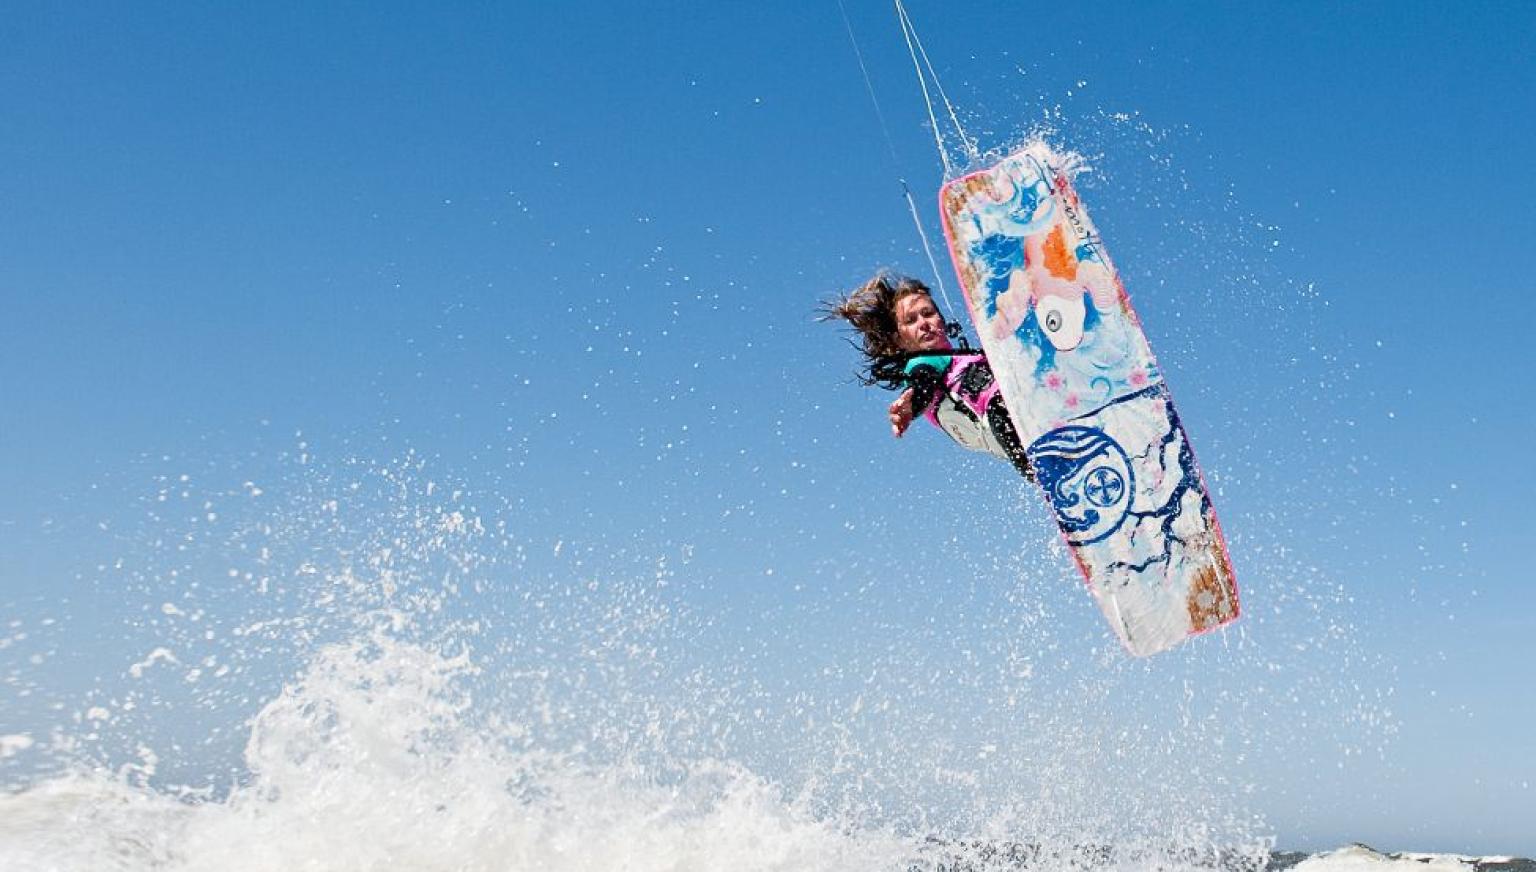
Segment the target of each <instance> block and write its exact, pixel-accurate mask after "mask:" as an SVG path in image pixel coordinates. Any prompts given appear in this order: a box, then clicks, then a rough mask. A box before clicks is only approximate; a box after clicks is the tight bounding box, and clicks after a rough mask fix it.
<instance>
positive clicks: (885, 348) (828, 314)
mask: <svg viewBox="0 0 1536 872" xmlns="http://www.w3.org/2000/svg"><path fill="white" fill-rule="evenodd" d="M913 294H922V295H923V296H925V297H927V298H928V299H929V301H930V302H932V300H933V293H932V292H931V291H929V290H928V286H927V285H925V284H923V283H922V282H920V281H918V280H917V279H914V278H911V277H910V276H903V275H897V274H895V273H892V272H887V271H884V270H882V271H880V272H879V273H876V274H875V277H874V278H872V279H870V280H869V281H867V282H865V283H864V284H862V285H860V286H859V287H857V288H854V289H853V290H851V291H849V292H848V293H846V294H843V295H842V296H840V297H836V298H834V299H830V300H823V301H822V303H821V308H820V311H821V320H823V321H832V320H841V321H847V322H848V324H849V325H850V326H851V327H853V329H854V331H855V332H857V333H858V336H859V339H858V341H853V340H850V344H852V345H853V346H854V347H855V348H857V349H859V351H860V352H861V353H862V354H863V355H864V366H863V367H861V368H860V370H859V381H861V382H863V383H864V384H866V385H880V386H882V387H887V388H896V387H900V385H901V382H900V379H899V378H897V379H894V380H893V379H892V377H891V376H890V375H889V374H888V370H889V367H888V366H887V367H882V366H881V364H882V362H885V363H888V362H889V361H890V359H891V358H892V357H894V356H896V355H899V354H901V351H902V349H901V343H900V341H899V339H898V336H897V331H896V303H897V301H899V300H901V299H903V298H905V297H910V296H912V295H913ZM882 370H886V371H885V372H882Z"/></svg>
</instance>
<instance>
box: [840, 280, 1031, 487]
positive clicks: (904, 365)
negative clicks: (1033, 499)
mask: <svg viewBox="0 0 1536 872" xmlns="http://www.w3.org/2000/svg"><path fill="white" fill-rule="evenodd" d="M822 312H823V319H824V320H829V319H834V318H835V319H840V320H843V321H847V322H848V323H849V325H851V326H852V327H853V329H854V330H855V331H856V332H857V333H858V334H859V338H860V341H859V342H857V343H855V347H857V348H858V349H859V350H860V352H862V353H863V355H864V366H863V368H862V369H861V371H860V374H859V380H860V381H861V382H863V383H864V384H866V385H879V386H880V387H883V388H887V389H889V390H900V391H901V395H900V396H898V397H897V398H896V401H895V402H893V403H891V405H890V407H889V409H888V410H887V411H888V414H889V417H890V422H891V434H892V435H893V436H895V437H897V438H900V437H901V436H902V434H903V433H905V432H906V430H907V427H908V426H909V425H910V424H911V423H912V420H913V419H914V418H916V417H917V416H918V415H922V416H923V417H925V418H927V419H928V420H929V422H931V423H932V424H933V425H934V426H935V427H938V428H939V429H940V430H943V431H944V432H945V433H947V434H949V437H950V438H951V439H954V440H955V441H956V442H958V443H960V445H961V446H963V447H965V448H968V449H970V450H972V451H980V452H984V453H986V454H991V455H993V456H995V457H999V458H1002V459H1003V460H1006V461H1008V462H1009V463H1011V464H1013V467H1014V468H1015V469H1017V470H1018V471H1019V472H1020V474H1022V475H1023V476H1024V477H1025V478H1027V479H1030V480H1031V481H1033V480H1034V474H1033V472H1032V471H1031V469H1030V465H1029V460H1028V458H1027V457H1026V456H1025V452H1024V447H1023V446H1022V445H1021V444H1020V442H1019V435H1018V433H1017V432H1016V431H1015V430H1014V428H1013V421H1012V420H1011V419H1010V418H1009V417H1008V409H1007V407H1006V406H1004V405H1003V395H1002V393H1001V392H1000V391H999V390H998V385H997V381H996V379H994V378H993V376H992V368H991V367H989V366H988V365H987V358H986V356H985V355H983V354H982V353H981V352H979V351H974V350H971V349H968V348H960V349H956V348H954V346H953V345H952V344H951V343H950V335H951V330H950V328H949V323H948V322H947V321H945V319H944V315H943V313H942V312H940V311H939V308H938V306H937V305H936V304H935V303H934V302H933V295H932V293H931V292H930V291H929V290H928V286H927V285H925V284H923V283H922V282H921V281H918V280H917V279H914V278H909V277H907V276H901V275H896V274H894V273H889V272H884V271H882V272H880V273H878V274H876V275H875V277H874V278H872V279H870V280H869V281H867V282H865V283H864V284H863V285H860V286H859V287H857V288H855V289H853V290H852V291H849V292H848V293H847V294H844V295H842V296H841V297H839V298H837V299H834V300H829V301H827V302H825V303H824V304H823V306H822ZM955 332H956V333H958V330H956V331H955Z"/></svg>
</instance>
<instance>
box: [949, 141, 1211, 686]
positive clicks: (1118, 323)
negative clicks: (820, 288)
mask: <svg viewBox="0 0 1536 872" xmlns="http://www.w3.org/2000/svg"><path fill="white" fill-rule="evenodd" d="M1067 166H1068V164H1067V162H1066V161H1065V160H1063V159H1062V158H1061V157H1060V156H1058V155H1057V154H1055V153H1054V152H1053V151H1052V150H1051V149H1050V148H1049V147H1048V146H1046V145H1045V144H1043V143H1034V144H1031V145H1029V146H1026V147H1025V148H1023V149H1021V150H1020V151H1017V152H1015V153H1014V154H1011V155H1009V156H1008V157H1006V158H1004V159H1003V160H1001V161H999V162H998V163H997V164H996V165H995V166H992V167H990V168H988V169H985V170H982V171H980V172H975V173H971V174H969V175H966V176H963V177H960V178H957V179H954V180H952V181H950V182H948V183H946V184H945V185H944V187H943V189H942V190H941V191H940V193H939V200H940V207H941V210H942V214H943V220H944V235H945V238H946V239H947V240H948V243H949V251H950V256H951V257H952V258H953V260H954V264H955V271H956V272H957V273H958V274H959V276H960V284H961V287H962V288H963V289H964V291H965V298H966V302H967V304H968V308H969V309H970V314H971V319H972V322H973V323H974V324H975V326H976V331H977V333H978V334H979V336H980V339H981V344H982V348H983V349H984V350H985V351H986V354H987V360H988V362H989V363H990V365H991V367H992V371H993V373H994V374H995V376H996V378H997V381H998V385H999V388H1000V389H1001V391H1002V394H1003V399H1004V401H1005V402H1006V403H1007V405H1008V411H1009V414H1010V416H1011V417H1012V419H1013V422H1014V426H1015V427H1016V428H1017V430H1018V433H1019V438H1020V440H1021V441H1022V443H1023V444H1024V445H1025V446H1027V452H1028V456H1029V459H1030V463H1031V464H1032V465H1033V467H1034V469H1035V475H1036V479H1037V480H1038V482H1039V483H1040V486H1041V488H1042V489H1043V490H1044V491H1045V496H1046V499H1047V500H1048V501H1049V502H1050V505H1051V507H1052V509H1053V510H1054V511H1055V513H1056V520H1057V523H1058V525H1059V526H1060V528H1061V534H1062V537H1063V539H1064V540H1065V541H1066V544H1067V547H1068V548H1069V549H1070V551H1071V553H1072V556H1073V559H1074V561H1075V562H1076V563H1077V566H1078V568H1079V569H1080V570H1081V571H1082V573H1083V577H1084V578H1085V579H1086V581H1087V583H1088V587H1089V590H1090V591H1091V592H1092V593H1093V596H1094V598H1095V599H1096V600H1097V601H1098V603H1099V607H1100V608H1101V609H1102V610H1103V612H1104V615H1105V617H1106V618H1107V619H1108V620H1109V623H1110V625H1111V626H1112V627H1113V628H1114V630H1115V633H1116V634H1117V635H1118V636H1119V637H1120V639H1121V641H1122V642H1124V644H1125V647H1126V649H1127V650H1129V651H1130V652H1131V653H1132V654H1135V655H1138V656H1144V655H1148V654H1154V653H1156V652H1158V651H1163V650H1166V649H1168V648H1171V647H1173V646H1175V645H1177V644H1179V643H1180V642H1182V641H1183V640H1184V639H1186V638H1188V637H1189V636H1191V635H1194V634H1197V633H1201V632H1205V631H1207V630H1211V629H1213V628H1215V627H1219V626H1222V625H1224V624H1227V623H1229V622H1231V621H1233V620H1235V619H1236V618H1237V616H1238V597H1237V582H1236V579H1235V577H1234V576H1233V572H1232V564H1231V561H1230V559H1229V557H1228V555H1227V548H1226V543H1225V541H1224V540H1223V538H1222V535H1221V528H1220V527H1219V526H1218V525H1217V522H1216V512H1215V509H1214V508H1213V507H1212V505H1211V499H1210V494H1209V493H1208V492H1207V490H1206V487H1205V482H1204V480H1203V479H1202V477H1201V475H1200V469H1199V467H1198V466H1197V465H1196V463H1195V455H1194V452H1193V450H1192V449H1191V448H1190V445H1189V440H1188V438H1187V437H1186V435H1185V433H1184V428H1183V426H1182V425H1181V424H1180V422H1179V416H1178V413H1177V412H1176V411H1175V410H1174V405H1173V398H1172V396H1171V395H1170V394H1169V392H1168V388H1167V385H1166V384H1164V382H1163V375H1162V372H1161V371H1160V370H1159V369H1158V366H1157V361H1156V359H1155V358H1154V357H1153V355H1152V349H1151V346H1150V345H1148V343H1147V339H1146V336H1145V335H1144V334H1143V333H1142V330H1141V324H1140V322H1139V320H1138V319H1137V317H1136V313H1135V311H1134V310H1132V308H1131V301H1130V298H1129V297H1127V296H1126V293H1125V288H1124V287H1123V286H1122V285H1121V283H1120V278H1119V275H1118V274H1117V273H1116V272H1115V268H1114V266H1113V265H1112V264H1111V263H1110V260H1109V255H1108V254H1107V253H1106V252H1105V250H1104V246H1103V243H1102V242H1101V241H1100V239H1099V235H1098V233H1097V232H1096V231H1095V230H1094V227H1093V223H1092V222H1091V221H1090V220H1089V219H1088V213H1087V210H1085V209H1084V208H1083V205H1082V203H1081V202H1080V201H1079V200H1078V197H1077V194H1076V193H1075V192H1074V191H1073V189H1072V184H1071V179H1070V178H1069V175H1068V173H1067V170H1066V168H1067Z"/></svg>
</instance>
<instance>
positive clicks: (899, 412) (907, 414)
mask: <svg viewBox="0 0 1536 872" xmlns="http://www.w3.org/2000/svg"><path fill="white" fill-rule="evenodd" d="M890 417H891V435H892V436H895V437H896V438H897V439H900V438H901V434H903V433H905V432H906V431H907V427H908V426H910V425H911V423H912V389H911V388H907V389H906V390H904V391H902V392H901V396H899V397H897V398H896V402H894V403H891V408H890Z"/></svg>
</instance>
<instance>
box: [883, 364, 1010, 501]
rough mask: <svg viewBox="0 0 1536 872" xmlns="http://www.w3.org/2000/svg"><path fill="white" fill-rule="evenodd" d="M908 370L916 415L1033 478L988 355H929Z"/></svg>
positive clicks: (950, 435) (908, 365)
mask: <svg viewBox="0 0 1536 872" xmlns="http://www.w3.org/2000/svg"><path fill="white" fill-rule="evenodd" d="M903 371H904V374H905V380H906V383H907V384H908V385H910V386H911V387H912V411H913V413H914V414H918V415H922V416H923V417H925V418H927V419H928V420H929V421H930V422H932V424H933V425H934V426H935V427H938V428H939V429H940V430H943V431H944V432H945V433H947V434H949V437H950V438H951V439H953V440H955V441H956V442H958V443H960V444H961V445H962V446H964V447H965V448H969V449H970V450H972V451H981V452H985V453H987V454H991V455H993V456H995V457H999V458H1002V459H1003V460H1006V461H1008V462H1009V463H1011V464H1013V466H1014V468H1015V469H1017V470H1018V471H1019V472H1020V474H1022V475H1023V476H1024V477H1025V478H1028V479H1030V480H1033V479H1034V474H1033V472H1032V471H1031V469H1030V467H1029V460H1028V459H1027V458H1026V457H1025V454H1024V446H1023V445H1021V444H1020V442H1019V434H1018V433H1017V432H1016V431H1015V430H1014V428H1013V421H1012V419H1010V418H1009V417H1008V408H1007V406H1005V405H1004V404H1003V395H1002V393H1001V392H1000V391H999V390H998V385H997V379H995V378H994V377H993V376H992V367H990V366H988V365H987V358H986V357H985V356H984V355H982V354H981V353H979V352H955V353H948V354H925V355H922V356H920V357H914V358H913V359H911V360H909V361H907V364H906V366H905V368H904V370H903Z"/></svg>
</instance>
